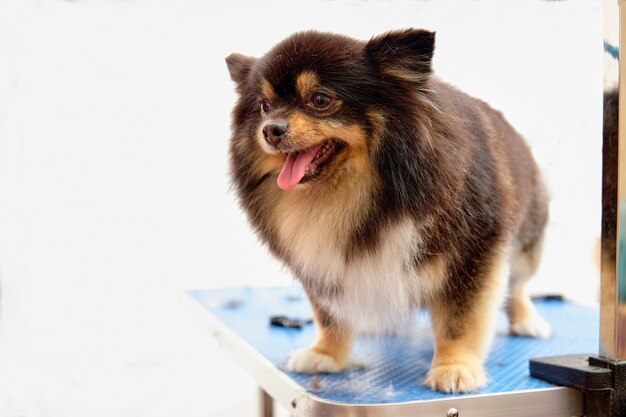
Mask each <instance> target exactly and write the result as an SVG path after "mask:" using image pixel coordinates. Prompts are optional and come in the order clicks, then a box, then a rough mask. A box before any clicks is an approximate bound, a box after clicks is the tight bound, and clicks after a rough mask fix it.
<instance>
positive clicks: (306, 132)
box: [289, 112, 367, 149]
mask: <svg viewBox="0 0 626 417" xmlns="http://www.w3.org/2000/svg"><path fill="white" fill-rule="evenodd" d="M289 130H290V140H291V141H292V143H293V144H294V146H295V147H297V148H300V149H301V148H308V147H311V146H313V145H316V144H318V143H321V142H323V141H325V140H328V139H332V138H336V139H339V140H341V141H343V142H345V143H346V144H347V145H348V146H349V147H350V148H352V149H356V148H362V149H363V148H365V147H366V145H367V138H366V136H365V132H364V131H363V128H362V127H361V126H359V125H356V124H355V125H342V124H330V123H328V122H325V121H323V120H317V119H315V118H313V117H311V116H309V115H307V114H305V113H303V112H296V113H295V114H294V115H293V116H292V117H291V118H290V119H289Z"/></svg>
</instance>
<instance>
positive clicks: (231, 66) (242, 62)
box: [226, 54, 256, 88]
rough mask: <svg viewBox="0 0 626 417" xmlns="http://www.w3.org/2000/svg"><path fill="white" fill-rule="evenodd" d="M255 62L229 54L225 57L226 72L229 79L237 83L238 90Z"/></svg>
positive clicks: (246, 57) (247, 57)
mask: <svg viewBox="0 0 626 417" xmlns="http://www.w3.org/2000/svg"><path fill="white" fill-rule="evenodd" d="M255 61H256V58H253V57H251V56H246V55H242V54H230V55H228V56H227V57H226V65H227V66H228V72H230V78H232V80H233V81H234V82H236V83H237V87H238V88H239V87H241V86H242V84H243V83H244V82H245V80H246V77H248V73H249V72H250V68H251V67H252V64H254V62H255Z"/></svg>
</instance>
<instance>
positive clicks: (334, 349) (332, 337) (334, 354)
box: [311, 307, 353, 367]
mask: <svg viewBox="0 0 626 417" xmlns="http://www.w3.org/2000/svg"><path fill="white" fill-rule="evenodd" d="M313 317H314V321H315V325H316V328H317V338H316V340H315V342H314V343H313V346H311V349H312V350H314V351H316V352H318V353H321V354H323V355H328V356H330V357H331V358H333V359H334V360H335V362H337V364H338V365H339V366H340V367H343V366H344V365H345V363H346V361H347V359H348V357H349V356H350V351H351V350H352V340H353V333H352V331H351V330H350V329H348V328H346V327H340V326H338V325H336V324H335V323H334V322H333V321H332V319H331V318H330V317H329V316H328V315H326V314H325V313H324V312H323V311H321V310H319V309H317V308H315V307H313Z"/></svg>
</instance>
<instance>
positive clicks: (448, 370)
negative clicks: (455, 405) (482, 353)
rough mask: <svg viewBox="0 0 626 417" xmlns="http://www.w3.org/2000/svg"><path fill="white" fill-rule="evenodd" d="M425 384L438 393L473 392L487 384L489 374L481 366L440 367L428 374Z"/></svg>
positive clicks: (457, 365)
mask: <svg viewBox="0 0 626 417" xmlns="http://www.w3.org/2000/svg"><path fill="white" fill-rule="evenodd" d="M424 383H425V384H426V385H427V386H428V387H430V388H431V389H434V390H437V391H443V392H472V391H476V390H477V389H478V388H480V387H482V386H484V385H485V384H486V383H487V374H486V373H485V371H484V369H483V367H482V366H480V365H474V364H455V365H440V366H435V367H434V368H432V369H431V370H430V371H429V372H428V375H427V376H426V380H425V381H424Z"/></svg>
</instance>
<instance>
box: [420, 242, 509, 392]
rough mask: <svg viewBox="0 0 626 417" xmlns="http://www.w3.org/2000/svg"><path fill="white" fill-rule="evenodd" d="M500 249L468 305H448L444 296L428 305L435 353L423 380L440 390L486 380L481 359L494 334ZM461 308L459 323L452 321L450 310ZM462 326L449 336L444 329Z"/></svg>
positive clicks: (503, 259)
mask: <svg viewBox="0 0 626 417" xmlns="http://www.w3.org/2000/svg"><path fill="white" fill-rule="evenodd" d="M506 265H507V262H506V256H505V254H504V253H501V252H499V251H498V252H497V253H496V254H494V259H493V264H492V266H491V271H490V272H489V274H488V280H486V281H485V282H484V286H483V289H482V292H481V293H480V294H477V296H476V298H475V299H474V302H473V304H472V305H468V306H450V305H449V304H447V303H446V302H445V300H438V301H437V302H435V303H433V304H432V305H431V312H432V321H433V331H434V336H435V356H434V357H433V363H432V368H431V371H430V372H429V375H428V377H427V380H426V384H427V385H429V386H430V387H431V388H434V389H438V390H442V391H449V392H451V391H473V390H475V389H477V388H479V387H480V386H481V385H483V384H484V383H485V382H486V374H485V373H484V370H483V366H482V363H483V361H484V359H485V357H486V355H487V352H488V349H489V346H490V344H491V340H492V338H493V336H494V329H495V322H496V311H497V309H498V307H499V306H500V305H501V301H502V296H503V292H504V291H503V289H504V282H505V277H504V276H503V275H504V274H505V273H506V272H507V271H506V269H507V268H506ZM451 307H452V308H451ZM460 308H463V309H465V312H464V314H463V315H462V316H461V320H463V323H454V320H455V319H456V320H459V317H458V316H456V317H454V316H453V315H452V314H451V311H452V310H454V309H457V311H458V309H460ZM451 324H452V326H453V327H457V326H458V327H459V328H460V329H462V332H461V334H460V335H458V336H457V337H455V338H454V339H450V338H449V337H448V335H447V331H446V329H448V328H449V327H450V326H451Z"/></svg>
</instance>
